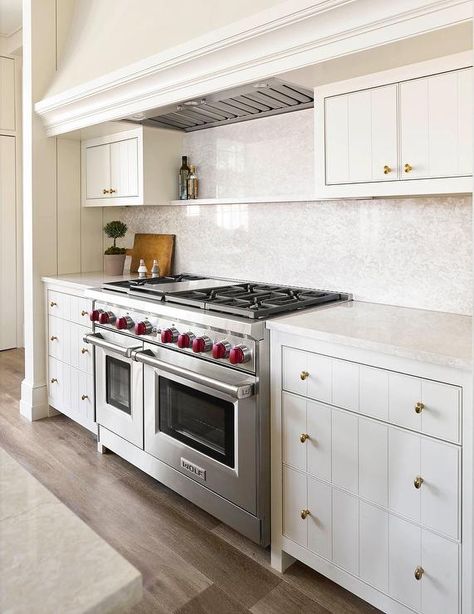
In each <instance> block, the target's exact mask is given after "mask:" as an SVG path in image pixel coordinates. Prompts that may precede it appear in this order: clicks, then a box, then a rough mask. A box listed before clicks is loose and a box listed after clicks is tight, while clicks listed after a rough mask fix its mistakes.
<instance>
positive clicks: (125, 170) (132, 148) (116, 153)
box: [110, 138, 139, 198]
mask: <svg viewBox="0 0 474 614" xmlns="http://www.w3.org/2000/svg"><path fill="white" fill-rule="evenodd" d="M110 188H111V190H114V191H113V192H112V197H113V198H117V197H131V196H138V195H139V186H138V138H133V139H125V140H123V141H116V142H115V143H111V145H110Z"/></svg>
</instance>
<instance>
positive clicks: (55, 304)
mask: <svg viewBox="0 0 474 614" xmlns="http://www.w3.org/2000/svg"><path fill="white" fill-rule="evenodd" d="M49 306H50V307H57V306H58V304H57V303H56V302H55V301H51V302H50V303H49Z"/></svg>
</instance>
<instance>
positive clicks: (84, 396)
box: [81, 394, 89, 401]
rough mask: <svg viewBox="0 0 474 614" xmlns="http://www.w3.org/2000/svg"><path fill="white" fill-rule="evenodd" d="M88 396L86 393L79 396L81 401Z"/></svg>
mask: <svg viewBox="0 0 474 614" xmlns="http://www.w3.org/2000/svg"><path fill="white" fill-rule="evenodd" d="M88 398H89V397H88V396H87V394H83V395H82V396H81V401H85V400H86V399H88Z"/></svg>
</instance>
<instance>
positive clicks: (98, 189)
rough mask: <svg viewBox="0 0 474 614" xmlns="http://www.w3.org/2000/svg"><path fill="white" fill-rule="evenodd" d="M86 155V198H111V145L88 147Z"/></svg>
mask: <svg viewBox="0 0 474 614" xmlns="http://www.w3.org/2000/svg"><path fill="white" fill-rule="evenodd" d="M85 155H86V169H85V170H86V198H87V199H96V198H101V199H104V198H110V145H109V144H108V143H106V144H104V145H94V146H92V147H87V148H86V154H85ZM104 190H105V192H104Z"/></svg>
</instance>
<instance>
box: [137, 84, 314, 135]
mask: <svg viewBox="0 0 474 614" xmlns="http://www.w3.org/2000/svg"><path fill="white" fill-rule="evenodd" d="M313 104H314V97H313V92H312V91H310V90H307V89H305V88H303V87H300V86H297V85H293V84H291V83H287V82H285V81H281V80H279V79H269V80H267V81H265V82H263V83H262V82H259V83H253V84H249V85H246V86H243V87H240V88H235V89H233V90H226V91H224V92H218V93H215V94H211V95H209V96H206V97H203V98H201V99H196V100H188V101H184V102H182V103H180V104H177V105H172V106H170V105H168V106H167V107H163V108H162V109H155V110H154V111H149V112H148V113H146V118H145V119H144V120H143V121H140V122H139V123H142V124H145V125H149V126H156V127H164V128H174V129H176V130H183V131H184V132H192V131H194V130H203V129H204V128H213V127H215V126H223V125H225V124H233V123H235V122H241V121H246V120H249V119H256V118H258V117H267V116H269V115H278V114H280V113H288V112H291V111H299V110H302V109H308V108H311V107H313ZM130 119H133V118H130Z"/></svg>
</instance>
